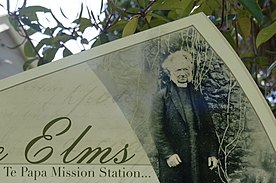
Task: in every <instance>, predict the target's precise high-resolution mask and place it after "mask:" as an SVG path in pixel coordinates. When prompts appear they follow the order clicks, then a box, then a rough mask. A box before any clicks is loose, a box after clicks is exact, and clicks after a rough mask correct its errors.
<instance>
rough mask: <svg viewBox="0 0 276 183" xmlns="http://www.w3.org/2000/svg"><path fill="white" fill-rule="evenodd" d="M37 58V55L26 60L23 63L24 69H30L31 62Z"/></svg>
mask: <svg viewBox="0 0 276 183" xmlns="http://www.w3.org/2000/svg"><path fill="white" fill-rule="evenodd" d="M36 60H37V58H36V57H35V58H31V59H28V60H26V61H25V63H24V64H23V70H24V71H26V70H28V69H29V68H30V66H31V64H32V63H33V62H34V61H36Z"/></svg>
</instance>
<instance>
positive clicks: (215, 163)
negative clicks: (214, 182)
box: [208, 156, 218, 170]
mask: <svg viewBox="0 0 276 183" xmlns="http://www.w3.org/2000/svg"><path fill="white" fill-rule="evenodd" d="M208 167H209V169H210V170H213V169H214V168H217V167H218V159H217V158H216V157H214V156H211V157H208Z"/></svg>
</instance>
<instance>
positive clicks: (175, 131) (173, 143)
mask: <svg viewBox="0 0 276 183" xmlns="http://www.w3.org/2000/svg"><path fill="white" fill-rule="evenodd" d="M187 91H188V92H187V93H188V96H189V98H190V101H189V103H190V104H191V107H192V112H193V115H192V116H193V123H194V125H193V130H192V131H193V132H192V133H193V134H191V129H189V126H188V125H189V123H188V122H187V121H186V120H187V118H185V112H184V110H183V105H182V104H181V100H180V97H179V95H178V92H177V87H176V86H175V84H173V83H171V84H170V85H168V87H167V88H164V89H162V90H161V91H159V92H158V93H157V94H156V96H155V97H154V99H153V103H152V112H151V124H152V126H151V130H152V135H153V139H154V141H155V144H156V147H157V150H158V153H159V157H160V158H159V165H160V166H159V179H160V182H161V183H210V182H215V181H214V176H215V174H214V170H213V171H211V170H210V169H209V168H208V161H207V159H208V157H210V156H215V157H217V151H218V140H217V138H216V134H215V128H214V124H213V121H212V118H211V115H210V113H209V110H208V106H207V103H206V101H205V99H204V98H203V96H202V94H201V93H200V92H199V91H196V90H195V89H194V87H193V86H192V85H191V84H189V85H188V87H187ZM192 135H193V136H194V137H196V141H195V142H194V143H193V142H191V138H190V137H191V136H192ZM173 154H178V155H179V156H180V159H181V160H182V163H181V164H180V165H178V166H176V167H171V168H170V167H169V166H168V165H167V163H166V159H167V158H168V157H169V156H171V155H173Z"/></svg>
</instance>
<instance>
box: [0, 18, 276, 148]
mask: <svg viewBox="0 0 276 183" xmlns="http://www.w3.org/2000/svg"><path fill="white" fill-rule="evenodd" d="M191 25H192V26H194V27H195V28H196V29H197V30H198V31H199V32H200V33H201V35H202V36H203V37H204V39H205V40H206V41H207V42H208V43H209V44H210V46H211V47H212V48H213V49H214V50H215V52H216V53H217V54H218V55H219V57H220V58H221V59H222V60H223V61H224V63H225V64H226V65H227V66H228V68H229V69H230V70H231V72H232V73H233V75H234V77H235V78H236V79H237V81H238V82H239V84H240V85H241V86H242V88H243V89H244V92H245V94H246V95H247V97H248V99H249V100H250V102H251V104H252V106H253V107H254V109H255V111H256V112H257V115H258V116H259V118H260V120H261V122H262V124H263V126H264V128H265V130H266V133H267V134H268V136H269V138H270V141H271V143H272V145H273V147H274V150H275V151H276V121H275V117H274V115H273V114H272V112H271V110H270V108H269V106H268V105H267V103H266V101H265V99H264V97H263V96H262V94H261V92H260V91H259V89H258V87H257V85H256V84H255V82H254V80H253V79H252V77H251V76H250V74H249V73H248V71H247V69H246V68H245V66H244V65H243V64H242V61H241V60H240V58H239V57H238V55H237V54H236V53H235V51H234V50H233V49H232V48H231V46H230V45H229V44H226V43H227V40H226V39H225V38H224V37H223V35H222V34H221V33H220V32H219V30H218V29H217V28H216V27H215V26H214V25H213V23H212V22H211V21H210V20H209V19H208V18H207V17H206V16H205V15H204V14H203V13H199V14H196V15H192V16H190V17H187V18H185V19H181V20H177V21H174V22H171V23H168V24H165V25H162V26H159V27H156V28H153V29H150V30H147V31H144V32H141V33H137V34H135V35H132V36H130V37H126V38H121V39H119V40H116V41H113V42H110V43H106V44H104V45H101V46H98V47H96V48H93V49H91V50H88V51H85V52H82V53H79V54H75V55H72V56H70V57H66V58H64V59H62V60H61V61H58V62H53V63H50V64H47V65H45V66H41V67H38V68H35V69H32V70H30V71H26V72H23V73H20V74H17V75H15V76H12V77H9V78H6V79H3V80H1V81H0V92H1V91H3V90H6V89H8V88H10V87H13V86H15V85H18V84H21V83H24V82H27V81H29V80H32V79H35V78H37V77H42V76H43V75H46V74H50V73H53V72H57V71H58V70H62V69H65V68H67V67H71V66H74V65H76V64H80V63H83V62H86V61H88V60H91V59H93V58H96V57H99V56H103V55H105V54H107V53H111V52H114V51H117V50H120V49H123V48H127V47H129V46H133V45H135V44H139V43H142V42H144V41H147V40H149V39H154V38H157V37H159V36H162V35H165V34H168V33H171V32H174V31H177V30H181V29H184V28H186V27H189V26H191ZM107 50H108V52H107ZM245 88H246V89H245Z"/></svg>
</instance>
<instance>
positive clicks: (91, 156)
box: [0, 14, 276, 183]
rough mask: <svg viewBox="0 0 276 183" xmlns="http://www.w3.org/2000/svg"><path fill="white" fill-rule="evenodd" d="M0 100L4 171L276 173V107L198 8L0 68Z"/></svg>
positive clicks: (84, 177)
mask: <svg viewBox="0 0 276 183" xmlns="http://www.w3.org/2000/svg"><path fill="white" fill-rule="evenodd" d="M175 60H176V61H175ZM183 60H186V61H188V62H183ZM187 68H188V69H187ZM176 96H177V97H178V98H177V99H176V98H175V97H176ZM203 103H204V104H203ZM205 104H206V106H205V107H203V106H204V105H205ZM0 105H1V109H0V116H1V118H0V125H1V128H0V179H1V181H3V182H5V183H13V182H18V183H23V182H28V183H38V182H39V183H40V182H43V183H52V182H59V183H63V182H64V183H65V182H66V183H67V182H69V183H70V182H72V183H75V182H78V183H86V182H95V183H96V182H99V183H107V182H112V183H115V182H126V183H130V182H137V183H138V182H139V183H141V182H143V183H146V182H148V183H154V182H156V183H157V182H159V181H161V182H162V180H169V179H168V176H167V174H168V172H170V171H171V172H172V174H171V175H177V173H175V171H174V170H177V169H179V170H182V169H181V168H180V167H182V168H183V167H186V168H187V167H188V168H189V169H188V170H189V171H188V172H189V173H186V174H187V175H186V174H185V175H184V176H183V179H185V180H189V181H191V182H192V181H196V180H197V181H198V182H200V180H202V178H204V177H205V176H207V177H210V175H211V174H212V176H211V177H212V179H214V180H216V181H217V182H231V181H232V182H238V181H240V182H255V181H256V180H262V181H264V182H265V181H268V180H270V181H272V182H273V180H274V181H275V180H276V175H275V167H276V164H275V160H276V154H275V148H276V135H275V131H276V123H275V118H274V116H273V114H272V113H271V111H270V109H269V107H268V105H267V104H266V101H265V100H264V98H263V97H262V95H261V93H260V92H259V90H258V88H257V86H256V85H255V84H254V81H253V80H252V78H251V77H250V75H249V74H248V72H247V70H246V68H245V67H244V66H243V64H242V62H241V61H240V59H239V58H238V56H237V55H236V54H235V52H234V51H233V49H232V48H231V47H230V45H229V44H228V43H227V41H226V40H225V39H224V37H223V36H222V35H221V34H220V32H219V31H218V30H217V29H216V28H215V27H214V25H213V24H212V23H211V22H210V21H209V20H208V18H207V17H205V15H203V14H197V15H193V16H190V17H187V18H185V19H182V20H178V21H175V22H172V23H169V24H166V25H163V26H160V27H156V28H153V29H151V30H147V31H144V32H142V33H138V34H136V35H133V36H129V37H126V38H122V39H120V40H117V41H114V42H111V43H107V44H105V45H102V46H99V47H96V48H94V49H91V50H89V51H85V52H82V53H80V54H76V55H73V56H70V57H67V58H64V59H62V60H60V61H58V62H54V63H50V64H47V65H45V66H41V67H39V68H35V69H32V70H30V71H26V72H24V73H22V74H18V75H16V76H14V77H10V78H7V79H4V80H1V81H0ZM205 110H206V112H204V111H205ZM203 113H204V114H203ZM207 113H208V114H207ZM160 116H161V117H160ZM207 119H208V122H207ZM177 125H179V126H177ZM160 139H163V140H160ZM164 139H165V140H164ZM166 139H167V140H166ZM206 139H209V140H206ZM160 143H161V144H160ZM185 143H186V145H185V147H184V144H185ZM176 144H177V145H176ZM166 145H168V146H166ZM182 146H183V148H180V147H182ZM211 147H214V148H213V153H214V154H208V153H207V151H208V150H210V149H211ZM166 150H168V152H170V151H169V150H172V154H169V156H166V157H165V158H164V157H162V154H165V152H166ZM171 155H174V156H171ZM186 155H187V157H189V158H185V156H186ZM205 156H206V159H204V158H203V159H202V157H205ZM175 157H177V158H175ZM208 161H209V162H208ZM208 163H209V164H208ZM201 165H204V166H206V167H207V169H209V170H210V169H212V170H210V173H207V174H205V175H203V173H202V172H203V170H202V169H201ZM181 176H182V175H181ZM171 177H174V176H171ZM181 181H182V180H178V182H181Z"/></svg>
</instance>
